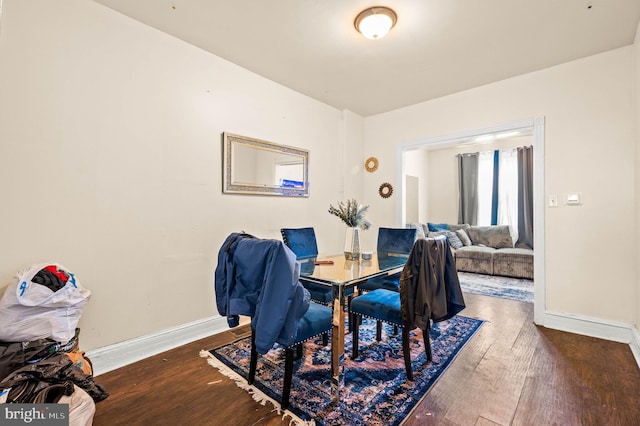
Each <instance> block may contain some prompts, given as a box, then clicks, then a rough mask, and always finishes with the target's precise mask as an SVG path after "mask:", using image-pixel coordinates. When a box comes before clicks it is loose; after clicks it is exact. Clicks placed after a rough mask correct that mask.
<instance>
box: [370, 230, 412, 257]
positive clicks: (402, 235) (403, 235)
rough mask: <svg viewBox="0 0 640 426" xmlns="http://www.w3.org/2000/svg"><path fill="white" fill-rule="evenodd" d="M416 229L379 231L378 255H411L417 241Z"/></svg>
mask: <svg viewBox="0 0 640 426" xmlns="http://www.w3.org/2000/svg"><path fill="white" fill-rule="evenodd" d="M416 235H417V230H416V229H415V228H413V229H412V228H380V229H378V253H380V252H384V253H394V254H396V253H397V254H409V253H411V248H413V244H414V243H415V241H416Z"/></svg>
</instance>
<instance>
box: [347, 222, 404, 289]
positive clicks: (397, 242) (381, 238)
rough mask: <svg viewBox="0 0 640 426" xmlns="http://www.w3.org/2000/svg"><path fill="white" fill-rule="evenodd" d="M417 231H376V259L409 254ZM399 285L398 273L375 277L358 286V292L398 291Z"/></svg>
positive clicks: (385, 229)
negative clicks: (381, 289) (382, 289)
mask: <svg viewBox="0 0 640 426" xmlns="http://www.w3.org/2000/svg"><path fill="white" fill-rule="evenodd" d="M416 236H417V230H416V229H415V228H413V229H412V228H380V229H378V244H377V247H376V248H377V252H378V259H380V258H384V257H385V256H394V255H405V256H408V255H409V253H411V248H412V247H413V244H414V243H415V241H416ZM399 285H400V273H399V272H398V273H396V274H393V275H388V276H385V277H376V278H371V279H369V280H367V281H366V282H364V283H362V284H358V290H359V291H360V292H363V293H364V292H368V291H373V290H377V289H379V288H384V289H387V290H392V291H398V288H399Z"/></svg>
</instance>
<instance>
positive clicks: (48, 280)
mask: <svg viewBox="0 0 640 426" xmlns="http://www.w3.org/2000/svg"><path fill="white" fill-rule="evenodd" d="M90 297H91V291H89V290H87V289H85V288H83V287H82V286H81V285H80V283H79V282H78V280H77V279H76V277H75V276H74V275H73V274H72V273H71V272H69V271H68V270H67V269H66V268H65V267H64V266H62V265H58V264H57V263H43V264H40V265H32V266H30V267H29V268H27V269H25V270H23V271H20V272H18V274H17V275H16V276H15V277H14V279H13V281H12V282H11V284H9V286H8V287H7V289H6V290H5V292H4V295H3V296H2V299H0V341H3V342H29V341H32V340H37V339H44V338H50V339H53V340H55V341H57V342H62V343H65V342H68V341H69V340H71V338H73V336H74V334H75V329H76V327H77V325H78V321H79V320H80V315H81V314H82V309H83V308H84V305H85V304H86V303H87V302H88V301H89V298H90Z"/></svg>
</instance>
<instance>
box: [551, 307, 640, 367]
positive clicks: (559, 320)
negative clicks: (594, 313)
mask: <svg viewBox="0 0 640 426" xmlns="http://www.w3.org/2000/svg"><path fill="white" fill-rule="evenodd" d="M540 325H542V326H544V327H547V328H552V329H554V330H560V331H566V332H569V333H576V334H581V335H584V336H590V337H597V338H599V339H605V340H612V341H614V342H620V343H628V344H629V346H630V347H631V352H633V356H634V357H635V359H636V363H637V364H638V366H639V367H640V334H639V333H638V329H637V328H635V327H634V326H632V325H630V324H624V323H618V322H614V321H607V320H602V319H599V318H590V317H584V316H579V315H570V314H563V313H560V312H552V311H545V313H544V321H543V322H542V323H541V324H540Z"/></svg>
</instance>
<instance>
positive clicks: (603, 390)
mask: <svg viewBox="0 0 640 426" xmlns="http://www.w3.org/2000/svg"><path fill="white" fill-rule="evenodd" d="M465 300H466V303H467V308H466V309H465V310H464V311H463V312H462V315H465V316H469V317H477V318H481V319H484V320H486V321H487V322H486V323H485V324H484V325H483V326H482V327H481V329H480V331H479V332H478V333H477V334H476V335H475V336H474V337H473V338H472V339H471V341H470V342H469V343H468V344H467V346H466V347H465V348H464V349H463V350H462V351H461V352H460V354H459V355H458V358H457V359H456V360H455V361H454V362H453V363H452V365H451V366H450V367H449V369H448V370H447V371H446V372H445V373H444V374H443V375H442V377H441V378H440V380H439V381H438V382H437V383H436V384H435V385H434V386H433V387H432V389H431V390H430V391H429V393H428V394H427V395H426V397H425V398H424V399H423V401H421V402H420V403H419V404H418V406H417V407H416V409H415V410H414V411H413V412H412V413H411V415H410V416H409V417H408V418H407V419H406V421H405V423H404V424H405V425H406V426H415V425H421V426H422V425H481V426H495V425H623V426H624V425H637V424H639V423H640V420H639V419H640V369H639V368H638V365H637V364H636V362H635V359H634V357H633V355H632V353H631V349H630V348H629V346H628V345H626V344H622V343H615V342H609V341H605V340H600V339H595V338H591V337H585V336H580V335H575V334H571V333H564V332H560V331H555V330H550V329H545V328H542V327H536V326H535V325H534V324H533V305H531V304H528V303H521V302H515V301H510V300H504V299H498V298H493V297H487V296H479V295H474V294H465ZM246 333H248V330H247V328H246V327H240V328H238V329H235V330H230V331H226V332H224V333H220V334H218V335H215V336H211V337H208V338H205V339H202V340H199V341H197V342H193V343H190V344H188V345H184V346H181V347H179V348H176V349H173V350H170V351H167V352H164V353H162V354H159V355H156V356H153V357H150V358H147V359H145V360H142V361H140V362H137V363H135V364H132V365H128V366H126V367H123V368H120V369H118V370H115V371H112V372H109V373H106V374H103V375H101V376H98V377H97V381H98V382H99V383H100V384H101V385H103V386H104V387H105V388H106V389H107V390H108V391H109V393H110V394H111V395H110V396H109V398H108V399H106V400H105V401H103V402H100V403H98V404H97V406H96V416H95V418H94V425H95V426H112V425H154V426H160V425H172V426H173V425H215V426H219V425H220V426H223V425H233V426H243V425H247V426H248V425H288V424H289V421H288V420H286V419H285V420H283V419H282V418H281V415H278V414H277V413H276V412H273V411H272V407H271V406H270V404H267V405H265V406H262V405H260V404H259V403H257V402H255V401H254V400H253V399H252V398H251V396H250V395H249V394H247V393H246V392H245V391H243V390H241V389H240V388H238V387H237V386H236V385H235V383H234V382H233V381H232V380H230V379H228V378H227V377H225V376H223V375H221V374H220V373H219V372H218V370H217V369H215V368H213V367H211V366H209V364H207V362H206V360H205V359H204V358H200V357H199V355H198V353H199V351H200V349H210V348H212V347H215V346H218V345H220V344H223V343H225V342H228V341H231V340H234V339H237V338H238V337H239V336H240V335H244V334H246Z"/></svg>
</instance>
